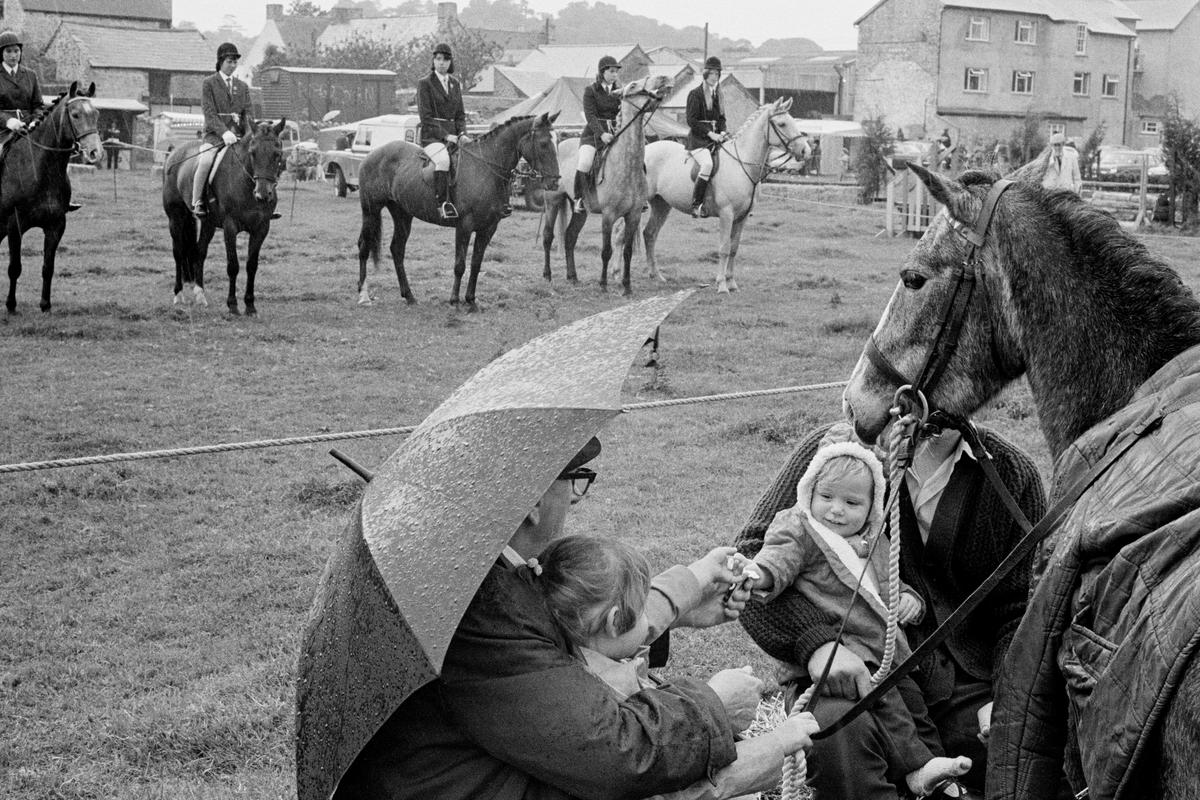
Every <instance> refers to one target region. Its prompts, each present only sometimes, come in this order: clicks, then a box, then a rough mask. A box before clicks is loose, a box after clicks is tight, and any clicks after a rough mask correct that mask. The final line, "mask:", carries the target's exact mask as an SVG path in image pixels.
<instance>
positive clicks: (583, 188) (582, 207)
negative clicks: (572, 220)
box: [574, 170, 591, 213]
mask: <svg viewBox="0 0 1200 800" xmlns="http://www.w3.org/2000/svg"><path fill="white" fill-rule="evenodd" d="M590 178H591V174H590V173H587V172H584V171H583V170H575V205H574V211H575V212H576V213H582V212H584V211H586V210H587V204H586V202H585V201H584V195H586V194H587V190H588V182H589V179H590Z"/></svg>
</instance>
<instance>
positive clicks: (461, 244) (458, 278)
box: [450, 227, 474, 306]
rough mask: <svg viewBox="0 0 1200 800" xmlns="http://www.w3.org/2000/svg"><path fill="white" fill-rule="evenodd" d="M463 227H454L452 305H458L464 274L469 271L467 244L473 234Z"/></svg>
mask: <svg viewBox="0 0 1200 800" xmlns="http://www.w3.org/2000/svg"><path fill="white" fill-rule="evenodd" d="M473 232H474V231H468V230H466V229H464V228H462V227H458V228H455V229H454V291H453V292H451V293H450V305H452V306H456V305H458V294H459V290H460V289H461V288H462V279H463V275H465V274H466V272H467V246H468V245H470V243H471V234H472V233H473Z"/></svg>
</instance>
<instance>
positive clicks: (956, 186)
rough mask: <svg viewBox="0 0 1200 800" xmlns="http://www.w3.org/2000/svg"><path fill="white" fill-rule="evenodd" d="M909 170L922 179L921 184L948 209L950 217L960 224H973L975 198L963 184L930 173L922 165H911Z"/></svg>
mask: <svg viewBox="0 0 1200 800" xmlns="http://www.w3.org/2000/svg"><path fill="white" fill-rule="evenodd" d="M908 168H909V169H910V170H911V171H912V173H913V174H914V175H916V176H917V177H918V178H920V179H921V183H923V184H925V186H926V188H928V189H929V193H930V194H931V195H933V197H934V199H935V200H937V201H938V202H939V203H941V204H942V205H944V206H945V207H946V209H947V210H948V211H949V212H950V216H952V217H954V218H955V219H956V220H958V221H959V222H962V223H965V224H968V225H969V224H971V221H972V220H974V219H975V207H974V205H973V204H974V203H975V198H974V197H973V196H972V195H971V193H970V192H968V191H967V190H966V189H965V188H964V187H963V185H962V184H961V183H959V182H958V181H952V180H949V179H946V178H943V177H942V176H941V175H939V174H937V173H936V172H930V171H929V170H927V169H925V168H924V167H922V166H921V165H920V164H913V163H909V165H908Z"/></svg>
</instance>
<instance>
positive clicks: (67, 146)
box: [0, 83, 101, 314]
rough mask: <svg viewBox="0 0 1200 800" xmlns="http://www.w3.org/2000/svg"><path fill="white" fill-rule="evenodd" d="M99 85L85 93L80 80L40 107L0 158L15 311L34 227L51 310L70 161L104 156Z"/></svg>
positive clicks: (0, 223) (1, 211) (45, 303)
mask: <svg viewBox="0 0 1200 800" xmlns="http://www.w3.org/2000/svg"><path fill="white" fill-rule="evenodd" d="M95 94H96V84H94V83H93V84H92V85H91V86H89V87H88V90H87V91H86V92H81V91H79V84H78V83H72V84H71V88H70V89H68V90H67V91H66V92H65V93H63V94H61V95H59V96H58V99H57V100H55V101H54V103H53V104H51V105H50V106H48V107H46V108H42V109H40V110H38V111H37V112H36V114H35V115H34V116H33V119H32V120H31V121H30V122H29V125H28V128H27V130H26V131H22V132H20V133H17V134H14V135H12V137H11V138H10V139H9V141H8V148H7V150H6V152H5V154H4V161H3V163H0V239H3V238H4V237H5V236H7V237H8V299H7V300H6V301H5V308H7V309H8V312H9V313H10V314H14V313H16V311H17V278H19V277H21V237H22V235H24V233H25V232H26V231H28V230H29V229H31V228H41V229H42V233H43V234H44V236H43V247H42V303H41V308H42V311H49V310H50V283H51V281H53V280H54V258H55V255H56V254H57V252H58V243H59V242H60V241H61V240H62V236H63V233H64V232H65V231H66V229H67V204H68V203H69V202H70V201H71V182H70V181H69V180H68V179H67V163H68V162H69V161H70V160H71V156H72V154H74V153H76V152H79V153H80V154H82V156H83V160H84V162H85V163H88V164H94V163H95V162H96V161H98V160H99V159H100V148H101V145H100V135H99V133H97V131H96V124H97V120H98V118H99V116H100V114H99V112H98V111H96V107H95V106H94V105H92V102H91V98H92V97H94V96H95Z"/></svg>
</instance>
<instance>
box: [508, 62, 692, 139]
mask: <svg viewBox="0 0 1200 800" xmlns="http://www.w3.org/2000/svg"><path fill="white" fill-rule="evenodd" d="M591 82H592V80H591V79H590V78H570V77H562V78H559V79H558V80H557V81H555V82H554V83H553V84H552V85H551V86H550V88H548V89H546V90H545V91H543V92H541V93H539V94H536V95H534V96H533V97H529V98H526V99H525V100H522V101H521V102H519V103H517V104H516V105H515V106H513V107H512V108H510V109H508V110H506V111H501V112H500V113H499V114H497V115H496V116H494V117H492V119H491V120H490V122H492V123H501V122H504V121H505V120H509V119H512V118H513V117H526V116H531V115H534V114H542V113H546V112H549V113H551V114H553V113H554V112H555V111H558V112H561V113H560V114H559V117H558V119H557V120H556V121H555V123H554V127H555V128H556V129H559V130H565V131H580V130H583V126H584V124H585V120H584V118H583V90H584V89H586V88H587V86H588V84H590V83H591ZM687 134H688V129H687V126H686V125H683V124H681V123H679V122H676V121H675V120H673V119H671V118H670V117H669V116H667V115H666V114H651V115H650V120H649V121H648V122H647V123H646V135H647V136H648V137H654V138H657V139H678V138H683V137H684V136H687Z"/></svg>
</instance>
